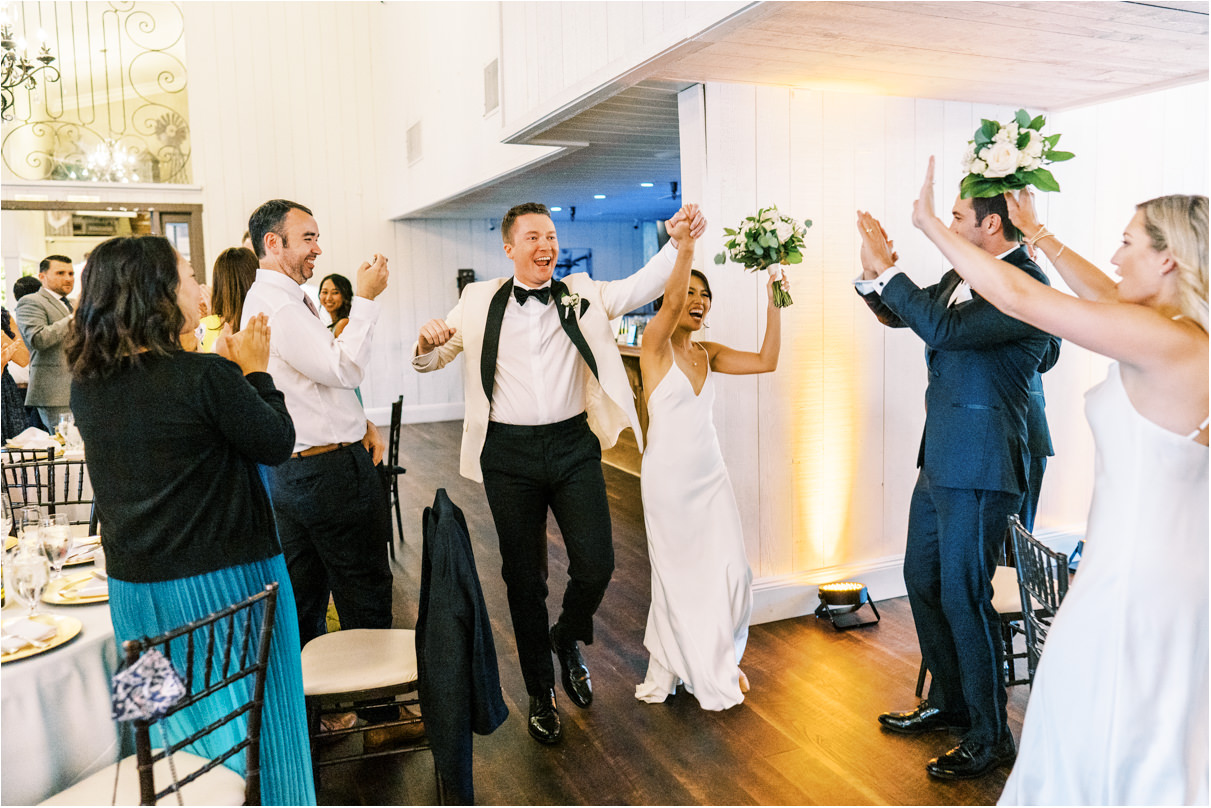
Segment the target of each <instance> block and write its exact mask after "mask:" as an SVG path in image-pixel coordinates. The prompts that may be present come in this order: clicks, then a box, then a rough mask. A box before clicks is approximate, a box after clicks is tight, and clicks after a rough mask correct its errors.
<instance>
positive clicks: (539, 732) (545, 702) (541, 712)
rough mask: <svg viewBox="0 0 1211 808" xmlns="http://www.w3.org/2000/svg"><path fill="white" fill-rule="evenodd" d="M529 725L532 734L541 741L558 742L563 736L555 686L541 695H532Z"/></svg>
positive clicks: (549, 743)
mask: <svg viewBox="0 0 1211 808" xmlns="http://www.w3.org/2000/svg"><path fill="white" fill-rule="evenodd" d="M527 725H528V727H529V729H530V734H531V735H533V736H534V740H536V741H538V742H539V743H545V744H547V745H551V744H556V743H559V741H560V739H561V738H563V726H561V725H560V723H559V710H558V709H556V707H555V690H554V688H552V689H550V690H548V691H547V692H546V693H543V694H542V695H541V696H530V719H529V721H528V722H527Z"/></svg>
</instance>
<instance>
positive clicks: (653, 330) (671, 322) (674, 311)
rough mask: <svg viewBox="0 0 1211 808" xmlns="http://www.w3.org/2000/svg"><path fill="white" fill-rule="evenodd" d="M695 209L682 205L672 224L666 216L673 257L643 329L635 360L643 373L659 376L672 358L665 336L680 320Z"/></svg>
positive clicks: (687, 285) (686, 291)
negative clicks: (681, 213) (660, 296)
mask: <svg viewBox="0 0 1211 808" xmlns="http://www.w3.org/2000/svg"><path fill="white" fill-rule="evenodd" d="M697 208H698V206H697V205H686V206H685V208H683V210H685V211H687V213H686V215H685V216H683V217H681V220H680V221H678V222H677V223H676V224H673V219H670V220H669V221H668V222H667V223H666V225H665V226H666V228H669V231H668V232H669V236H670V237H671V238H673V239H675V240H676V242H677V259H676V261H675V262H674V263H673V271H672V272H671V273H670V274H669V279H668V282H666V283H665V285H664V302H663V303H662V304H661V306H660V310H659V311H657V312H656V314H655V315H654V316H653V317H652V319H651V320H649V321H648V324H647V326H645V327H644V329H643V345H642V347H641V348H640V349H639V363H640V370H641V371H642V372H643V374H644V375H645V376H648V375H649V373H652V372H654V373H655V374H656V375H659V376H663V375H664V374H663V373H662V372H661V371H664V370H668V363H669V362H671V361H672V357H673V349H672V346H671V345H670V344H669V339H670V338H671V337H672V336H673V331H674V330H676V328H677V323H678V322H680V321H681V314H682V312H684V311H685V307H686V300H687V297H688V295H689V288H690V267H691V265H692V264H693V263H694V245H695V243H696V242H697V239H695V238H694V237H693V235H691V232H690V221H691V220H692V219H693V218H694V213H695V211H696V210H697ZM649 366H650V367H649ZM645 386H646V385H645Z"/></svg>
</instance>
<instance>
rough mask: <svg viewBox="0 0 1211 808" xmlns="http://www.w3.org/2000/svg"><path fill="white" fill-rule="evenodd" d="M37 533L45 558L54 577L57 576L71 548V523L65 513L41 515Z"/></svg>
mask: <svg viewBox="0 0 1211 808" xmlns="http://www.w3.org/2000/svg"><path fill="white" fill-rule="evenodd" d="M38 535H39V538H40V539H41V540H42V550H43V552H45V553H46V559H47V560H48V561H50V565H51V568H52V569H54V571H55V575H54V577H56V578H58V577H59V574H60V573H61V572H62V571H63V562H64V561H66V560H67V554H68V552H69V551H70V550H71V525H70V524H68V521H67V514H63V513H56V514H51V515H49V516H44V517H42V524H41V527H40V530H39V534H38Z"/></svg>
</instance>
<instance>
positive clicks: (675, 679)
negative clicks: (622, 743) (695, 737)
mask: <svg viewBox="0 0 1211 808" xmlns="http://www.w3.org/2000/svg"><path fill="white" fill-rule="evenodd" d="M690 218H692V215H691V216H690V217H687V219H686V220H687V221H688V220H689V219H690ZM670 235H671V236H672V237H673V238H674V239H675V240H676V242H677V245H678V251H677V262H676V264H675V266H674V268H673V273H672V275H670V276H669V280H668V284H667V286H666V287H665V294H664V302H663V305H661V307H660V310H659V311H658V312H657V313H656V315H655V316H654V317H653V318H652V320H651V322H649V323H648V325H647V327H646V328H645V329H644V333H643V347H642V349H641V351H640V358H639V364H640V370H641V371H642V373H643V389H644V392H645V393H646V395H647V405H648V431H647V447H646V449H645V451H644V454H643V471H642V474H641V477H640V487H641V489H642V491H643V511H644V525H645V527H646V528H647V535H648V555H649V558H650V560H651V565H652V605H651V607H650V608H649V610H648V621H647V630H646V632H645V634H644V640H643V644H644V646H645V647H646V648H647V649H648V653H649V655H650V658H649V660H648V670H647V676H646V678H645V679H644V681H643V684H641V685H639V686H638V687H637V688H636V689H635V697H636V698H638V699H640V700H642V701H646V702H655V703H658V702H663V701H664V700H665V699H666V698H668V696H670V695H671V694H672V693H674V692H676V690H677V686H678V684H682V685H684V686H685V689H686V690H687V691H689V692H691V693H693V694H694V696H695V697H696V698H697V699H698V703H699V704H700V705H701V706H702V708H703V709H706V710H726V709H727V708H729V707H733V706H735V705H737V704H739V703H740V702H741V701H743V700H744V695H743V694H744V692H745V691H747V690H748V680H747V679H746V678H745V676H744V673H743V672H742V671H741V670H740V667H739V663H740V658H741V656H743V654H744V647H745V644H746V643H747V642H748V621H749V616H750V615H751V613H752V606H753V597H752V586H751V585H752V577H753V576H752V571H751V570H750V569H749V566H748V559H747V558H746V556H745V553H744V534H743V532H742V530H741V526H740V513H739V511H738V510H737V508H736V497H735V495H734V494H733V493H732V483H731V480H730V479H729V478H728V474H727V468H726V467H725V466H724V464H723V454H722V452H721V451H720V449H719V437H718V435H716V433H715V422H714V414H713V408H714V402H715V388H714V378H713V376H714V374H715V373H736V374H740V373H766V372H769V371H771V370H774V368H776V367H777V365H778V350H779V344H780V331H781V310H780V309H777V308H775V307H774V305H773V286H772V285H770V287H769V290H768V294H769V297H770V303H769V307H768V313H767V321H766V332H765V339H764V341H763V342H762V345H761V351H760V352H759V353H752V352H747V351H735V350H732V349H731V348H728V347H727V346H724V345H719V344H717V343H713V342H695V341H693V340H691V339H690V337H691V335H693V334H694V332H696V331H698V330H699V329H701V328H702V325H703V320H704V319H705V318H706V315H707V313H708V312H709V311H710V308H711V290H710V285H709V284H708V283H707V279H706V276H705V275H703V274H702V273H700V272H698V271H696V270H693V271H692V275H691V269H690V264H691V262H692V260H693V253H694V240H693V239H692V238H691V237H690V235H689V228H688V227H682V226H678V227H677V228H676V229H675V230H674V231H673V232H672V233H671V234H670ZM783 283H785V282H783Z"/></svg>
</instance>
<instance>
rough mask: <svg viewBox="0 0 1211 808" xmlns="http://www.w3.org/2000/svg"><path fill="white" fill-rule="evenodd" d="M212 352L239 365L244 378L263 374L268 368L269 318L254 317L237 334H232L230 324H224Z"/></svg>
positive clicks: (262, 315) (263, 315)
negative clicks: (253, 374)
mask: <svg viewBox="0 0 1211 808" xmlns="http://www.w3.org/2000/svg"><path fill="white" fill-rule="evenodd" d="M214 352H215V353H217V354H218V355H219V356H222V357H224V358H225V359H230V360H231V361H232V362H235V363H236V364H237V365H239V366H240V370H241V371H242V372H243V373H244V375H245V376H247V375H248V374H249V373H258V372H259V373H263V372H265V371H266V370H267V369H268V368H269V317H267V316H266V315H265V314H264V313H261V314H258V315H256V316H255V317H253V318H252V319H251V320H249V321H248V325H246V326H244V328H243V330H241V331H240V332H239V333H238V334H232V333H231V324H230V323H224V324H223V330H222V331H220V332H219V336H218V338H217V339H216V340H215V343H214Z"/></svg>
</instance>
